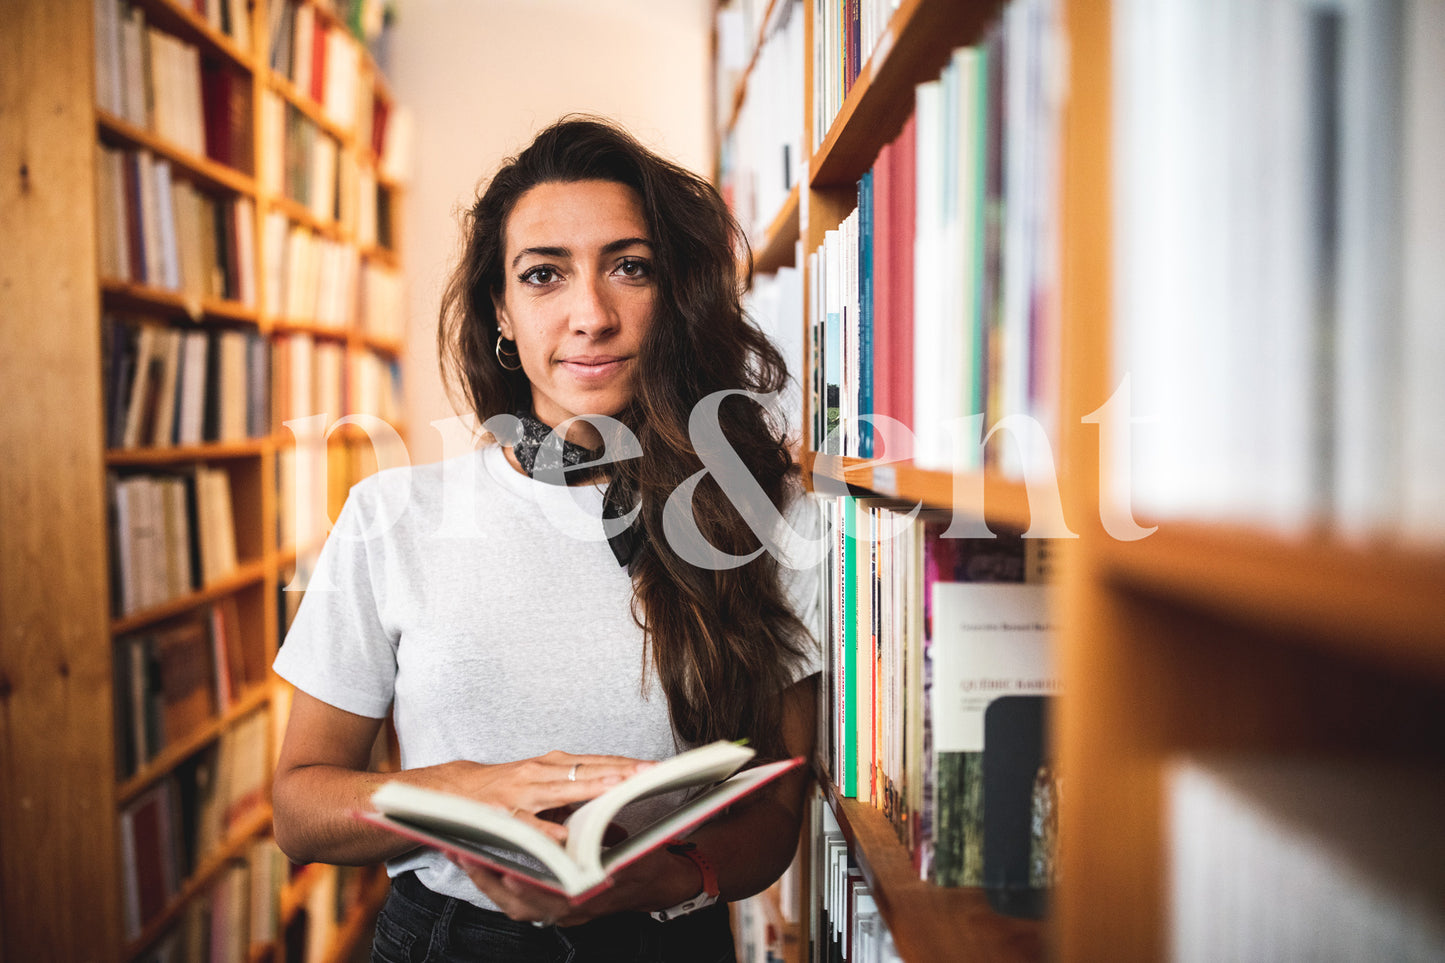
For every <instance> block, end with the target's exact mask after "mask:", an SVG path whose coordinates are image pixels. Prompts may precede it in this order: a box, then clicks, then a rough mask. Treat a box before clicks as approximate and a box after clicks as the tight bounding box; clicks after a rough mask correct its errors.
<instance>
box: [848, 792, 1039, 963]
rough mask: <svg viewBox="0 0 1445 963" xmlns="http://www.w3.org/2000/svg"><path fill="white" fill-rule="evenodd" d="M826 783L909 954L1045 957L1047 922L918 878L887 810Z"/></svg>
mask: <svg viewBox="0 0 1445 963" xmlns="http://www.w3.org/2000/svg"><path fill="white" fill-rule="evenodd" d="M819 782H820V783H821V784H822V786H823V789H824V798H825V799H826V800H827V803H828V806H829V808H831V809H832V810H833V815H834V816H836V817H837V819H838V825H839V827H840V828H841V829H842V830H843V836H844V838H846V839H847V841H848V844H849V846H850V848H851V850H852V852H853V856H854V858H855V859H856V860H857V862H858V866H859V868H860V869H862V871H863V876H864V879H866V880H867V882H868V888H869V890H870V891H871V893H872V894H873V899H874V900H875V901H876V902H877V903H878V909H879V912H881V913H882V915H883V919H884V921H885V922H886V923H887V924H888V930H889V932H891V933H892V934H893V942H894V944H895V945H896V946H897V947H898V952H899V953H900V955H902V957H903V958H904V959H905V960H907V961H909V963H925V961H930V963H931V961H940V963H941V961H945V960H970V961H983V960H987V961H998V963H1005V961H1019V963H1034V961H1038V960H1042V959H1043V958H1044V936H1045V931H1046V928H1047V924H1045V923H1042V922H1039V921H1037V920H1025V919H1016V918H1014V917H1010V916H1003V915H1001V914H999V913H996V912H995V911H994V910H993V908H992V907H990V906H989V904H988V898H987V897H986V896H985V895H984V893H983V891H982V890H981V889H977V888H974V887H958V888H948V887H942V886H934V885H933V884H931V883H927V882H925V881H923V880H921V879H919V878H918V875H917V873H915V872H914V869H913V861H912V859H911V858H910V857H909V855H908V851H907V850H906V849H905V848H904V847H903V844H902V843H900V842H899V841H898V837H897V836H895V835H894V833H893V827H892V826H890V825H889V824H888V821H887V820H886V819H885V818H884V817H883V814H882V813H880V812H878V810H876V809H874V808H873V807H872V806H869V805H867V804H866V803H860V802H858V801H857V800H856V799H843V798H841V797H840V796H839V795H838V794H837V791H836V790H835V789H834V787H833V785H832V784H831V782H829V781H828V780H827V779H820V780H819Z"/></svg>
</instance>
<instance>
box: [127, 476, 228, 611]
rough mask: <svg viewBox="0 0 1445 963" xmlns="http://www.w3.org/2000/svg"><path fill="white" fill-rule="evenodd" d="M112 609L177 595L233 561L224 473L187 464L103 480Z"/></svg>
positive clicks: (134, 607) (158, 601)
mask: <svg viewBox="0 0 1445 963" xmlns="http://www.w3.org/2000/svg"><path fill="white" fill-rule="evenodd" d="M107 492H108V497H109V502H110V539H111V545H112V551H111V568H112V573H111V575H112V577H111V587H112V593H113V598H112V606H113V609H114V611H115V612H116V614H117V615H121V616H126V615H131V614H134V613H136V612H140V611H142V610H144V609H147V608H151V607H153V606H156V605H161V604H164V603H165V602H168V601H170V600H171V599H174V598H179V597H181V596H183V595H186V594H188V593H190V592H193V591H195V590H197V589H199V588H201V587H203V586H205V585H210V584H212V583H214V582H216V581H217V580H219V579H221V578H223V577H225V576H226V575H228V574H230V573H231V572H234V571H235V570H236V568H237V567H238V565H239V559H238V555H237V550H236V524H235V518H234V516H233V514H232V499H231V477H230V475H229V473H228V472H227V471H226V469H224V468H216V467H212V466H209V465H192V466H190V467H188V468H184V469H177V470H175V471H171V472H164V473H161V472H140V473H134V474H124V475H122V474H120V473H118V472H111V473H110V474H109V475H108V477H107Z"/></svg>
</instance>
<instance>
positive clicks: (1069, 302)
mask: <svg viewBox="0 0 1445 963" xmlns="http://www.w3.org/2000/svg"><path fill="white" fill-rule="evenodd" d="M805 6H806V8H807V9H808V10H809V12H810V13H811V11H812V10H813V9H814V7H813V5H812V4H807V5H805ZM1004 6H1005V5H1004V4H1002V3H998V2H992V0H980V2H976V3H964V4H957V3H946V2H935V0H904V2H903V3H902V4H901V5H899V6H898V7H897V9H896V10H895V11H894V12H893V14H892V16H891V19H890V20H889V22H888V24H887V26H886V29H885V31H884V33H883V36H882V39H881V40H880V41H879V46H878V48H877V50H876V52H875V53H874V54H873V55H872V57H871V58H869V59H868V60H867V61H866V62H865V63H864V64H863V65H862V67H861V69H860V71H859V74H858V77H857V79H856V81H855V82H854V84H853V86H852V88H851V89H850V91H849V92H848V94H847V96H846V97H845V98H844V99H843V103H842V107H841V110H840V112H839V113H838V115H837V117H836V118H834V120H833V121H832V122H831V123H830V125H829V127H828V130H827V132H826V135H825V136H824V137H823V138H822V141H821V143H819V144H817V145H816V146H815V147H814V149H813V151H812V154H811V157H810V163H809V182H808V183H807V184H806V185H805V189H804V192H803V194H802V196H801V198H800V207H801V211H800V217H799V224H798V225H797V226H796V228H795V227H794V226H793V225H792V224H791V222H790V221H789V222H775V223H774V225H773V226H772V227H771V228H770V229H769V232H768V237H767V241H766V245H765V247H766V248H767V249H768V250H775V249H781V247H782V241H781V239H780V238H779V237H778V235H779V234H781V235H784V236H786V238H787V240H788V242H789V243H791V242H792V241H793V240H795V238H794V236H793V232H794V231H796V234H797V235H799V236H801V238H802V240H803V247H804V249H805V250H811V249H813V248H814V247H815V246H816V245H817V244H818V243H819V242H820V240H821V238H822V233H823V231H825V230H829V229H832V228H834V227H836V226H837V225H838V224H839V222H840V221H841V220H842V218H843V217H844V216H846V215H847V213H848V212H849V211H850V210H851V209H852V207H853V206H854V204H855V203H856V200H857V194H856V191H857V182H858V180H859V178H860V177H861V176H862V175H863V174H864V172H865V171H867V170H869V169H870V167H871V166H872V165H873V164H874V162H875V159H876V157H877V154H878V152H879V149H880V148H881V147H882V146H883V145H885V144H886V143H888V142H889V141H890V140H891V139H892V138H893V137H894V136H895V135H896V134H897V132H898V131H899V129H900V127H901V126H902V124H903V123H904V122H905V121H906V119H907V117H908V116H909V114H910V113H911V112H912V110H913V109H914V96H913V90H914V86H915V85H916V84H918V83H919V82H922V81H925V80H930V79H932V78H934V77H935V76H937V74H938V71H939V68H940V66H941V65H942V64H943V63H944V61H945V60H946V59H947V58H948V56H949V54H950V51H952V50H953V49H954V48H955V47H958V46H961V45H964V44H967V43H971V42H973V41H975V40H977V39H978V38H979V37H980V35H981V34H982V30H983V28H984V26H985V25H986V24H987V23H988V22H989V21H990V20H992V19H994V18H995V17H997V16H998V15H999V14H1000V12H1001V11H1002V10H1003V9H1004ZM1060 13H1061V16H1062V20H1063V23H1064V25H1065V29H1066V31H1067V34H1066V36H1067V47H1068V54H1067V58H1066V60H1065V65H1066V77H1065V78H1064V83H1063V86H1064V88H1065V89H1066V90H1067V92H1068V93H1067V104H1066V107H1065V109H1064V111H1063V115H1062V130H1061V131H1060V134H1061V138H1062V140H1061V147H1060V149H1061V153H1060V157H1059V159H1060V170H1059V173H1060V178H1061V180H1060V194H1059V198H1058V204H1059V207H1058V210H1057V215H1058V219H1059V230H1060V255H1061V257H1060V265H1059V267H1060V275H1059V292H1058V293H1059V304H1060V310H1061V317H1062V332H1061V335H1062V343H1061V345H1060V351H1061V356H1062V365H1061V371H1060V384H1059V385H1058V389H1059V390H1058V397H1059V404H1060V411H1059V420H1058V423H1059V425H1060V426H1061V427H1060V431H1059V437H1058V438H1057V439H1056V441H1055V452H1054V454H1055V457H1056V459H1057V464H1058V468H1059V472H1058V484H1059V489H1058V490H1059V492H1060V495H1061V499H1062V507H1063V509H1064V513H1065V518H1066V521H1067V525H1068V527H1069V529H1070V530H1071V532H1072V533H1075V534H1077V535H1078V537H1077V538H1075V539H1068V540H1065V541H1064V542H1063V543H1062V544H1061V545H1060V552H1059V563H1060V564H1059V566H1058V571H1059V576H1060V577H1059V581H1058V585H1057V588H1056V590H1055V592H1054V609H1055V612H1056V615H1057V618H1058V620H1059V624H1060V625H1061V631H1060V636H1059V641H1058V645H1057V658H1058V660H1059V662H1058V669H1059V672H1060V677H1061V678H1062V680H1063V690H1064V695H1063V696H1061V697H1060V699H1059V700H1058V706H1059V709H1058V711H1057V713H1056V714H1055V715H1054V718H1053V738H1054V744H1055V747H1056V751H1057V754H1058V765H1059V767H1060V769H1061V772H1062V774H1063V779H1064V784H1065V785H1067V786H1068V789H1067V790H1066V792H1065V794H1064V797H1063V802H1062V806H1061V820H1062V824H1061V828H1060V839H1061V847H1062V849H1061V853H1060V859H1061V872H1060V878H1061V883H1060V886H1059V888H1058V889H1057V891H1056V893H1055V894H1054V898H1053V900H1052V901H1051V911H1050V915H1049V917H1048V918H1047V919H1046V920H1045V921H1044V922H1042V923H1024V922H1021V921H1018V920H1011V919H1006V918H1004V917H1000V916H998V915H997V914H994V913H992V912H991V911H990V910H989V909H988V908H987V904H986V901H984V899H983V897H982V895H981V894H979V893H978V892H976V891H968V890H940V889H937V888H934V887H930V886H928V885H926V884H924V883H921V882H919V881H918V880H917V879H916V878H915V874H914V872H913V870H912V867H911V866H910V865H909V862H908V859H907V853H906V851H905V849H904V848H903V847H902V846H901V845H900V844H899V843H898V842H897V841H896V839H895V838H894V835H893V833H892V831H891V830H890V828H889V827H888V825H887V824H886V822H885V820H884V819H883V818H882V817H881V816H879V815H878V814H877V813H876V812H874V811H873V810H872V809H871V808H869V807H868V806H866V805H863V804H859V803H857V802H855V801H853V800H850V799H844V798H840V797H839V795H838V794H837V793H836V792H835V791H833V790H832V788H831V786H830V785H829V783H830V780H829V778H827V777H826V775H824V776H823V777H822V778H820V780H819V781H820V783H822V784H823V787H824V794H825V797H826V804H827V806H828V807H829V809H830V810H831V812H832V813H833V815H834V816H836V818H837V821H838V823H839V825H840V826H841V827H842V829H843V832H844V835H845V837H846V839H847V840H848V842H849V844H850V847H851V849H852V852H853V854H854V856H855V857H856V859H857V861H858V863H859V865H860V866H861V867H862V869H863V872H864V874H865V877H866V879H867V881H868V883H869V885H870V888H871V889H872V890H873V895H874V897H875V899H877V900H878V903H879V905H880V908H881V910H882V915H883V916H884V918H885V920H886V921H887V923H888V925H889V928H890V930H891V932H892V934H893V936H894V938H895V941H896V944H897V947H898V949H899V950H900V952H901V954H902V956H903V958H904V959H906V960H910V961H913V960H934V959H954V958H968V959H979V960H993V959H1028V960H1039V959H1044V958H1058V959H1061V960H1066V961H1073V960H1079V961H1093V960H1100V959H1109V960H1155V959H1161V958H1165V957H1166V956H1167V951H1168V943H1167V938H1168V934H1167V929H1168V918H1169V912H1170V908H1169V906H1168V902H1167V896H1166V892H1167V879H1166V871H1167V862H1168V855H1167V851H1166V848H1167V843H1166V840H1165V829H1166V826H1165V823H1166V816H1165V805H1166V800H1165V798H1164V788H1163V787H1164V781H1165V777H1166V774H1167V773H1168V771H1169V769H1170V767H1171V765H1172V764H1173V762H1174V761H1175V760H1177V759H1179V758H1180V757H1181V756H1189V755H1192V754H1198V753H1214V752H1228V753H1241V754H1255V753H1266V754H1274V755H1278V756H1282V757H1285V758H1290V759H1315V758H1331V759H1337V758H1349V759H1357V760H1358V759H1366V760H1390V761H1396V762H1404V763H1407V764H1412V765H1415V766H1417V767H1424V768H1427V769H1430V770H1431V771H1433V772H1436V773H1438V772H1439V771H1441V769H1442V767H1445V555H1442V552H1441V549H1440V546H1439V544H1438V542H1436V543H1430V544H1423V545H1422V544H1412V543H1410V542H1409V540H1408V539H1404V538H1399V537H1390V536H1387V535H1380V536H1377V537H1372V538H1361V537H1358V536H1347V535H1345V534H1342V533H1341V532H1339V531H1335V530H1332V529H1331V528H1329V527H1328V526H1326V525H1319V526H1316V527H1314V528H1310V529H1307V530H1298V529H1283V528H1276V527H1271V526H1269V525H1265V524H1255V525H1246V524H1241V523H1238V522H1219V521H1197V520H1188V519H1186V518H1178V519H1162V520H1150V519H1142V520H1140V524H1141V525H1156V524H1157V527H1156V528H1154V529H1153V530H1152V532H1151V533H1148V534H1145V535H1144V537H1140V538H1137V539H1136V540H1132V541H1121V540H1119V539H1117V538H1116V537H1114V536H1111V535H1110V534H1109V533H1108V532H1107V531H1106V530H1105V528H1104V523H1103V521H1102V519H1101V516H1102V503H1101V500H1100V495H1101V485H1100V468H1101V459H1100V455H1099V444H1100V440H1099V432H1098V430H1097V429H1096V428H1095V427H1094V426H1092V425H1090V424H1088V423H1087V422H1082V419H1084V417H1085V416H1087V415H1089V414H1090V413H1091V412H1094V411H1096V410H1097V409H1098V408H1099V407H1100V406H1101V405H1102V404H1103V403H1104V402H1105V401H1106V400H1107V399H1108V398H1109V397H1110V396H1111V393H1112V391H1113V389H1114V388H1115V387H1117V385H1116V384H1115V383H1113V382H1112V381H1111V379H1112V378H1113V377H1114V375H1113V374H1112V372H1113V370H1114V340H1115V334H1114V331H1113V318H1114V317H1115V304H1114V303H1113V292H1114V286H1115V282H1116V278H1115V271H1114V268H1115V265H1114V263H1113V250H1112V243H1111V239H1112V238H1113V236H1114V224H1113V217H1114V213H1115V210H1116V203H1117V196H1116V191H1117V190H1119V189H1124V190H1127V189H1128V187H1127V185H1125V186H1124V187H1122V188H1120V186H1119V184H1118V182H1117V180H1116V170H1115V158H1114V156H1113V150H1114V147H1115V140H1114V117H1113V109H1114V104H1115V102H1116V100H1115V97H1116V92H1115V90H1114V83H1115V77H1114V62H1113V57H1114V54H1113V53H1112V51H1113V44H1114V39H1115V38H1114V27H1113V24H1112V22H1111V18H1112V10H1111V5H1110V4H1107V3H1097V2H1085V0H1064V2H1062V3H1061V6H1060ZM815 29H816V25H815V24H814V23H813V21H812V17H811V16H810V18H809V21H808V35H807V41H806V47H807V49H808V50H809V51H811V50H813V49H814V41H813V32H814V30H815ZM737 89H738V91H739V92H740V93H739V95H740V96H741V95H742V94H743V93H746V92H747V91H748V90H749V88H747V86H746V84H745V83H743V84H739V85H738V88H737ZM813 96H814V94H813V88H812V85H811V84H808V85H806V86H805V98H806V100H807V102H808V104H807V109H808V111H809V113H810V114H811V109H812V107H811V101H812V99H813ZM735 114H736V107H735V108H734V115H735ZM810 129H811V126H810ZM760 263H761V264H763V265H765V266H766V267H775V266H776V265H778V264H791V261H787V260H781V261H774V260H771V259H767V260H764V259H761V258H760ZM764 269H766V268H760V270H764ZM805 343H806V338H805ZM804 398H805V406H806V403H807V402H806V398H807V392H806V391H805V392H804ZM809 416H810V412H808V411H807V410H805V411H804V412H803V419H802V422H803V424H804V425H805V426H806V425H809V424H811V420H810V417H809ZM797 460H798V462H799V464H800V466H801V468H802V470H803V473H804V475H805V478H812V479H820V480H823V481H825V482H826V483H827V486H826V487H828V488H829V490H834V491H836V490H838V486H839V485H840V484H842V485H846V486H847V489H849V490H851V491H853V492H855V493H858V494H868V493H872V494H881V495H886V496H890V497H895V498H899V499H901V500H902V501H904V502H917V503H922V504H924V505H926V506H931V507H941V508H951V509H953V510H954V511H955V512H962V513H965V514H967V515H968V516H970V517H973V518H981V519H984V520H985V521H986V522H987V523H988V525H989V527H991V528H993V529H994V530H995V531H998V530H1002V529H1010V530H1015V531H1023V530H1026V529H1027V528H1028V526H1029V523H1030V520H1031V516H1032V515H1033V514H1034V510H1036V509H1037V505H1038V502H1037V500H1036V499H1034V498H1031V493H1030V491H1029V489H1028V487H1027V486H1026V485H1025V484H1023V483H1022V482H1019V481H1016V480H1013V479H1011V478H1005V477H1002V476H1001V475H1000V474H999V473H998V472H997V471H996V470H995V469H993V468H992V467H989V468H986V469H985V470H984V471H982V472H968V473H955V472H949V471H935V470H926V469H922V468H920V467H919V466H918V465H916V464H915V463H913V462H911V461H908V460H903V461H889V460H886V453H885V459H880V460H865V459H859V458H842V457H837V456H830V455H821V454H818V453H816V452H813V451H810V450H807V447H806V446H804V449H803V450H801V451H799V452H798V453H797ZM818 487H824V486H823V485H821V484H820V485H819V486H818ZM1031 502H1032V505H1031ZM1386 805H1387V807H1388V803H1387V804H1386ZM1389 816H1390V814H1389V812H1388V811H1385V812H1382V813H1381V814H1380V818H1381V819H1384V820H1388V819H1389Z"/></svg>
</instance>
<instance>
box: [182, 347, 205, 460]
mask: <svg viewBox="0 0 1445 963" xmlns="http://www.w3.org/2000/svg"><path fill="white" fill-rule="evenodd" d="M208 342H209V337H208V335H207V334H206V332H205V331H187V332H185V334H184V335H183V343H182V346H181V380H180V386H179V388H178V390H177V393H176V397H177V399H178V402H179V405H180V410H179V413H178V415H177V419H176V443H177V444H181V445H199V444H200V443H201V442H202V441H204V440H205V439H204V436H203V431H204V426H205V416H206V351H207V347H208Z"/></svg>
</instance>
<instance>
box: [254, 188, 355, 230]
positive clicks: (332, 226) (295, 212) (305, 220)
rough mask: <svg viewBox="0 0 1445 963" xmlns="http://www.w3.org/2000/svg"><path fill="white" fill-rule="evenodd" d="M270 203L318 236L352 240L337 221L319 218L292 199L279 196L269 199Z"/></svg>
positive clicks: (309, 209)
mask: <svg viewBox="0 0 1445 963" xmlns="http://www.w3.org/2000/svg"><path fill="white" fill-rule="evenodd" d="M268 203H269V204H270V206H272V207H274V208H276V209H277V210H279V211H281V213H283V214H285V215H286V217H287V218H289V219H290V220H292V221H295V222H296V223H297V224H300V225H302V226H303V227H309V228H310V229H311V230H313V231H315V232H316V233H317V234H320V235H323V236H324V237H328V238H330V239H332V240H334V241H347V240H350V239H349V238H348V237H347V236H346V232H345V231H343V230H342V227H341V225H340V224H339V223H337V222H336V221H328V220H325V219H324V218H320V217H317V216H316V215H315V214H314V213H313V212H312V210H311V208H309V207H307V206H306V205H305V204H302V203H301V202H300V201H297V200H293V199H292V198H289V197H285V196H282V195H277V196H275V197H271V198H268Z"/></svg>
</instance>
